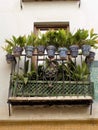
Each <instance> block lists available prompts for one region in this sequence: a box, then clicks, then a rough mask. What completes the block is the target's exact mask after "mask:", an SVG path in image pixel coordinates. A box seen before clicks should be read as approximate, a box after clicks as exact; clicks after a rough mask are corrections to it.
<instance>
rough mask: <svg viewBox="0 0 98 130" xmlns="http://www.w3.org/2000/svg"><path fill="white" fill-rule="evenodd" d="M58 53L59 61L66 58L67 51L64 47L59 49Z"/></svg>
mask: <svg viewBox="0 0 98 130" xmlns="http://www.w3.org/2000/svg"><path fill="white" fill-rule="evenodd" d="M58 52H59V56H60V58H61V59H66V58H67V53H68V49H67V48H66V47H60V48H59V49H58Z"/></svg>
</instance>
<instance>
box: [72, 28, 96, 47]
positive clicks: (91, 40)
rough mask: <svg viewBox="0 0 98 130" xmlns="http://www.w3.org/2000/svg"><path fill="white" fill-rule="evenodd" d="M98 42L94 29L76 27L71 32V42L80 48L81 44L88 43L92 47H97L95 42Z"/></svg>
mask: <svg viewBox="0 0 98 130" xmlns="http://www.w3.org/2000/svg"><path fill="white" fill-rule="evenodd" d="M97 43H98V34H96V33H94V29H91V30H90V31H89V30H86V29H78V30H77V31H76V32H75V33H74V34H73V44H77V45H79V47H80V48H81V46H82V45H84V44H86V45H90V46H92V47H94V48H98V47H97V46H96V44H97Z"/></svg>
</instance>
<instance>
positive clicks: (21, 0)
mask: <svg viewBox="0 0 98 130" xmlns="http://www.w3.org/2000/svg"><path fill="white" fill-rule="evenodd" d="M20 8H21V10H22V9H23V6H22V0H20Z"/></svg>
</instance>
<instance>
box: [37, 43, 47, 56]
mask: <svg viewBox="0 0 98 130" xmlns="http://www.w3.org/2000/svg"><path fill="white" fill-rule="evenodd" d="M37 51H38V54H39V55H43V54H44V52H45V46H43V45H40V46H38V47H37Z"/></svg>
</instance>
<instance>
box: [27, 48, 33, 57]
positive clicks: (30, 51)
mask: <svg viewBox="0 0 98 130" xmlns="http://www.w3.org/2000/svg"><path fill="white" fill-rule="evenodd" d="M33 51H34V47H33V46H26V47H25V53H26V56H27V57H28V58H31V57H32V54H33Z"/></svg>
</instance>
